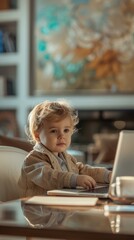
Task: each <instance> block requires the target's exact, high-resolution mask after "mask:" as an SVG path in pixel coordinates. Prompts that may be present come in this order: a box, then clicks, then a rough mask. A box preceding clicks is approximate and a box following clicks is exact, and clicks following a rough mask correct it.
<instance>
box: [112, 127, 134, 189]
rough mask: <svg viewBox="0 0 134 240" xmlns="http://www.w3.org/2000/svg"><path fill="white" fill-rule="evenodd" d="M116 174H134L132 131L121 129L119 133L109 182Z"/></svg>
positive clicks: (133, 135) (133, 132)
mask: <svg viewBox="0 0 134 240" xmlns="http://www.w3.org/2000/svg"><path fill="white" fill-rule="evenodd" d="M117 176H134V131H133V130H123V131H121V132H120V134H119V140H118V144H117V149H116V155H115V160H114V166H113V171H112V177H111V182H110V185H111V184H112V183H114V182H115V181H116V177H117Z"/></svg>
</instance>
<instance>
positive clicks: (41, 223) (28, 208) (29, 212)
mask: <svg viewBox="0 0 134 240" xmlns="http://www.w3.org/2000/svg"><path fill="white" fill-rule="evenodd" d="M22 211H23V214H24V217H25V218H26V220H27V221H28V223H29V224H30V225H31V226H32V227H34V228H45V227H52V226H53V227H55V226H61V225H62V223H63V221H64V220H65V219H66V218H68V217H69V216H71V215H72V211H67V210H63V209H56V208H49V207H46V206H44V205H30V204H25V203H24V202H22Z"/></svg>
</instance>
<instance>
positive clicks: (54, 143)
mask: <svg viewBox="0 0 134 240" xmlns="http://www.w3.org/2000/svg"><path fill="white" fill-rule="evenodd" d="M72 134H73V125H72V121H71V119H70V117H66V118H65V119H63V120H60V121H57V122H55V121H46V120H45V122H44V125H43V127H42V129H41V130H40V133H39V139H40V142H41V143H42V144H43V145H45V146H46V147H47V148H48V149H49V150H50V151H51V152H53V153H54V154H55V155H58V153H60V152H63V151H65V150H66V149H67V148H68V147H69V146H70V143H71V136H72Z"/></svg>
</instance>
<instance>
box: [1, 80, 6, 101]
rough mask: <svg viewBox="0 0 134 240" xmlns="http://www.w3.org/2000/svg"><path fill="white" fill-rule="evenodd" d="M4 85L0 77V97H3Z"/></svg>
mask: <svg viewBox="0 0 134 240" xmlns="http://www.w3.org/2000/svg"><path fill="white" fill-rule="evenodd" d="M5 92H6V84H5V78H4V76H0V97H3V96H5Z"/></svg>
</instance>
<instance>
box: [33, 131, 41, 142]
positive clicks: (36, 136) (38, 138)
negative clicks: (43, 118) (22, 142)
mask: <svg viewBox="0 0 134 240" xmlns="http://www.w3.org/2000/svg"><path fill="white" fill-rule="evenodd" d="M34 136H35V139H36V141H37V142H40V137H39V133H38V132H35V133H34Z"/></svg>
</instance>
